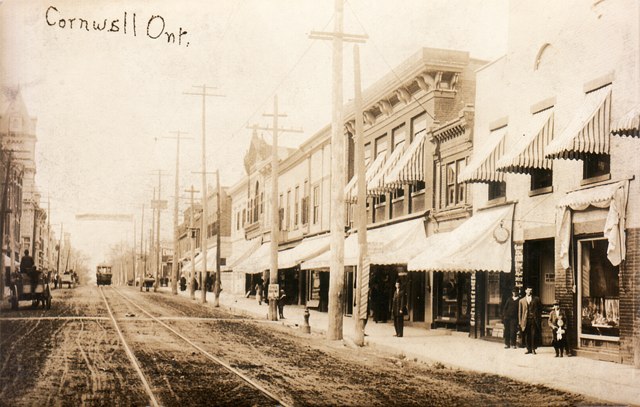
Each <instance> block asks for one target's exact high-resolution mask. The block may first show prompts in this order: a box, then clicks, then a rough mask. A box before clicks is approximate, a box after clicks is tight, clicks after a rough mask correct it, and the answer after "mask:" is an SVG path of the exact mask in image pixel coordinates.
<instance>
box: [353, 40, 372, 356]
mask: <svg viewBox="0 0 640 407" xmlns="http://www.w3.org/2000/svg"><path fill="white" fill-rule="evenodd" d="M353 69H354V78H355V80H354V84H355V94H354V105H355V119H356V126H355V127H356V128H355V130H356V134H355V148H356V151H355V153H356V154H355V160H356V177H358V178H357V185H358V201H357V203H356V210H357V219H358V248H359V253H358V268H357V270H356V272H357V279H356V295H355V297H356V306H355V308H354V310H353V318H354V322H355V323H354V326H355V343H356V345H358V346H364V327H365V325H366V324H367V318H368V317H369V315H368V305H369V267H370V264H369V256H368V252H367V205H366V199H367V194H366V192H367V191H366V188H367V186H366V180H365V179H364V178H365V169H364V131H363V127H364V126H363V123H362V120H363V119H362V89H361V83H360V48H358V45H357V44H356V45H354V46H353Z"/></svg>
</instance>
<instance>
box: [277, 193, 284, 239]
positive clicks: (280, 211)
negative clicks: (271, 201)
mask: <svg viewBox="0 0 640 407" xmlns="http://www.w3.org/2000/svg"><path fill="white" fill-rule="evenodd" d="M282 200H283V197H282V194H280V205H279V206H278V215H279V224H278V225H279V229H280V230H283V228H284V206H283V205H282Z"/></svg>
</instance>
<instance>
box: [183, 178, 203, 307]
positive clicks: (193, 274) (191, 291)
mask: <svg viewBox="0 0 640 407" xmlns="http://www.w3.org/2000/svg"><path fill="white" fill-rule="evenodd" d="M186 192H189V193H190V194H191V215H190V216H189V252H190V253H191V278H190V279H189V296H190V297H191V299H192V300H195V299H196V290H195V285H196V264H195V257H196V256H195V251H196V245H195V243H194V236H193V234H194V231H195V230H194V228H193V227H194V226H193V218H194V217H195V211H196V208H195V207H194V206H193V205H194V201H193V194H194V193H196V192H200V191H196V190H195V189H194V188H193V185H191V188H190V189H187V190H186Z"/></svg>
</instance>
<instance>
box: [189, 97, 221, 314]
mask: <svg viewBox="0 0 640 407" xmlns="http://www.w3.org/2000/svg"><path fill="white" fill-rule="evenodd" d="M194 87H195V88H200V86H194ZM201 88H202V90H201V91H200V92H185V93H184V94H185V95H196V96H202V227H201V231H200V237H201V240H202V261H203V267H204V271H203V273H202V276H201V280H202V283H201V286H202V287H200V290H201V300H202V303H205V302H207V290H206V289H205V288H206V287H204V279H205V276H206V269H207V215H208V214H207V195H208V194H207V148H206V147H207V146H206V114H205V113H206V106H207V105H206V103H207V96H217V97H223V96H224V95H218V94H215V93H207V89H215V88H211V87H208V86H207V85H202V87H201Z"/></svg>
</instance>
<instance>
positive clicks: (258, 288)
mask: <svg viewBox="0 0 640 407" xmlns="http://www.w3.org/2000/svg"><path fill="white" fill-rule="evenodd" d="M255 289H256V299H257V300H258V305H262V289H263V286H262V280H258V282H257V283H256V287H255Z"/></svg>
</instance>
